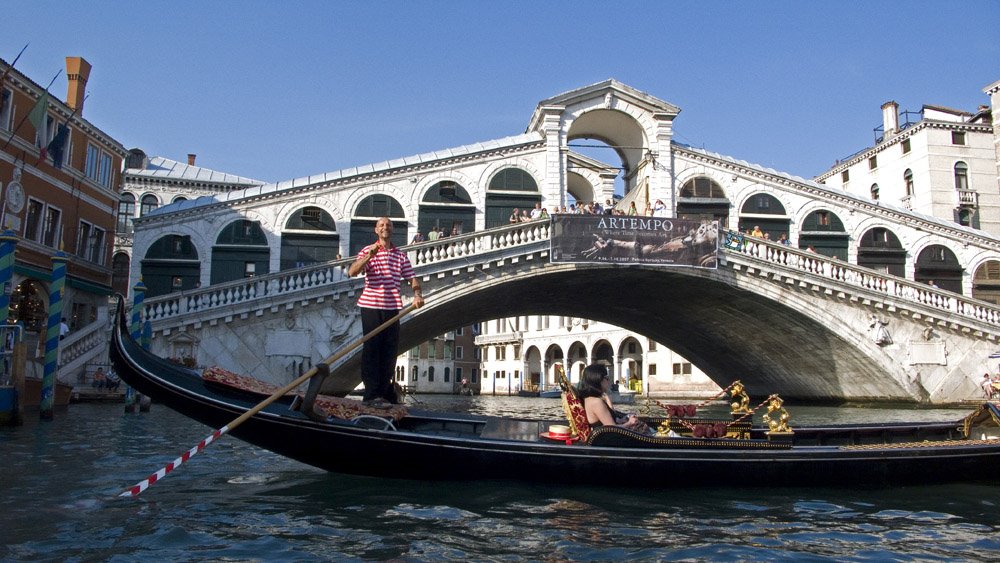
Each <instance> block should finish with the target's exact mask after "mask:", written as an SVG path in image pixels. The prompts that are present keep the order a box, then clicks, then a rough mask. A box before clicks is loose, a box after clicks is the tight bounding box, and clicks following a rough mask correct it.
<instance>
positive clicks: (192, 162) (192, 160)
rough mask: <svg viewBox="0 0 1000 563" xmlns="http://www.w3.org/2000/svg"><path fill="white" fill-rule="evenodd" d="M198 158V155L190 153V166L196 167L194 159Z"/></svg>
mask: <svg viewBox="0 0 1000 563" xmlns="http://www.w3.org/2000/svg"><path fill="white" fill-rule="evenodd" d="M196 158H198V155H196V154H193V153H188V166H194V159H196Z"/></svg>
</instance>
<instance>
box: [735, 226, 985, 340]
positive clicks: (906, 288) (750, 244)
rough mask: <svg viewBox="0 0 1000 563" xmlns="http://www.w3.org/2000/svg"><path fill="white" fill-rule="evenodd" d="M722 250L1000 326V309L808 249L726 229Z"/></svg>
mask: <svg viewBox="0 0 1000 563" xmlns="http://www.w3.org/2000/svg"><path fill="white" fill-rule="evenodd" d="M725 240H726V241H727V242H726V244H725V245H724V246H723V247H722V248H724V249H725V252H734V253H738V254H743V255H746V256H751V257H753V258H755V259H757V260H760V261H762V262H765V263H771V264H776V265H779V266H782V267H783V268H789V269H791V270H799V271H802V272H807V273H809V274H812V275H815V276H819V277H823V278H827V279H829V280H832V281H835V282H837V283H841V284H845V285H849V286H853V287H858V288H862V289H865V290H867V291H871V292H874V293H880V294H882V295H885V296H886V297H891V298H894V299H899V300H901V301H909V302H913V303H919V304H921V305H925V306H927V307H930V308H933V309H937V310H939V311H943V312H947V313H950V314H952V315H956V316H960V317H965V318H968V319H970V320H975V321H978V322H982V323H987V324H991V325H1000V308H998V307H996V306H994V305H991V304H989V303H986V302H982V301H978V300H976V299H971V298H967V297H965V296H962V295H956V294H954V293H952V292H949V291H943V290H940V289H937V288H934V287H931V286H929V285H926V284H923V283H919V282H915V281H913V280H908V279H905V278H900V277H897V276H893V275H891V274H883V273H880V272H876V271H874V270H869V269H868V268H863V267H861V266H857V265H854V264H849V263H847V262H843V261H841V260H838V259H836V258H831V257H828V256H824V255H822V254H817V253H815V252H811V251H808V250H801V249H798V248H792V247H789V246H785V245H783V244H779V243H776V242H772V241H767V240H763V239H758V238H755V237H749V236H746V235H741V234H739V233H733V232H731V231H730V232H727V233H726V236H725Z"/></svg>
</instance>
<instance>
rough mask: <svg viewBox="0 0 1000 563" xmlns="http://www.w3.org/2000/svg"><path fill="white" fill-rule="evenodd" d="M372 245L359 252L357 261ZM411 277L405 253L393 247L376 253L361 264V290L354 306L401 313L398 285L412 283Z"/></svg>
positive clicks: (401, 304)
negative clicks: (402, 282) (363, 284)
mask: <svg viewBox="0 0 1000 563" xmlns="http://www.w3.org/2000/svg"><path fill="white" fill-rule="evenodd" d="M375 244H378V243H375ZM375 244H370V245H368V246H366V247H364V248H362V249H361V252H359V253H358V258H361V257H362V256H364V255H365V254H368V252H370V251H371V249H372V247H373V246H375ZM413 276H414V273H413V266H412V265H411V264H410V259H409V258H408V257H407V256H406V253H405V252H403V251H402V250H400V249H398V248H396V247H392V250H386V249H385V248H381V249H379V251H378V253H377V254H375V256H373V257H372V259H371V260H369V261H368V263H367V264H365V289H364V291H362V292H361V298H360V299H358V306H359V307H365V308H368V309H390V310H391V309H402V308H403V298H402V297H401V296H400V294H399V282H400V281H401V280H410V279H413Z"/></svg>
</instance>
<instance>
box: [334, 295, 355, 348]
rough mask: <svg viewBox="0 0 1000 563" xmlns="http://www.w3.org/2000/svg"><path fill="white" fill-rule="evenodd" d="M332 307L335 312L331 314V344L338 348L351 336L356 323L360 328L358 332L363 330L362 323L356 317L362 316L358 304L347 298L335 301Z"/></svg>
mask: <svg viewBox="0 0 1000 563" xmlns="http://www.w3.org/2000/svg"><path fill="white" fill-rule="evenodd" d="M332 309H333V311H332V313H333V314H332V315H331V316H330V344H331V346H332V347H333V348H334V349H336V348H338V347H340V345H341V344H343V342H344V341H345V340H347V339H348V338H349V337H350V336H351V333H352V332H353V331H352V330H351V329H352V328H353V327H354V326H355V325H357V328H358V330H357V332H358V333H360V332H361V331H360V328H361V325H360V323H357V322H356V319H357V318H358V317H359V316H361V312H360V311H358V308H357V306H356V305H355V304H354V303H353V302H352V301H351V300H347V299H341V300H339V301H335V302H334V305H333V307H332Z"/></svg>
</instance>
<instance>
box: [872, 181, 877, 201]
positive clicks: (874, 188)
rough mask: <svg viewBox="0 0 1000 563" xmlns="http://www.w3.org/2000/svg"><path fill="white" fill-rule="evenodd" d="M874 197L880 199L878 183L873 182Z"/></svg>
mask: <svg viewBox="0 0 1000 563" xmlns="http://www.w3.org/2000/svg"><path fill="white" fill-rule="evenodd" d="M872 199H874V200H875V201H878V184H872Z"/></svg>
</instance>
